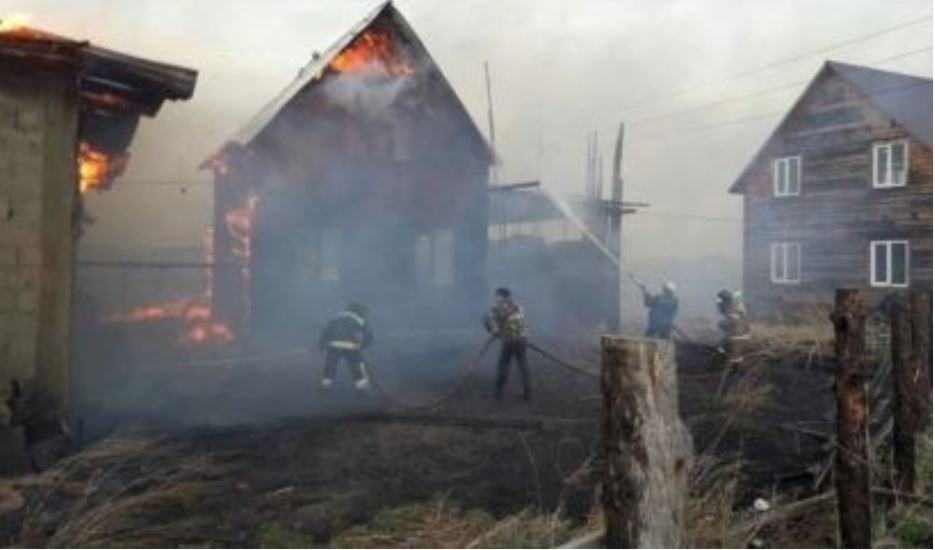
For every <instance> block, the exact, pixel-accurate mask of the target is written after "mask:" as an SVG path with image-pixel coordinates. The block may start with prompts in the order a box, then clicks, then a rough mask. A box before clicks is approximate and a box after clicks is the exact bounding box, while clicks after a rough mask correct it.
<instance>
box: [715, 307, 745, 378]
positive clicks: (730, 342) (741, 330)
mask: <svg viewBox="0 0 935 550" xmlns="http://www.w3.org/2000/svg"><path fill="white" fill-rule="evenodd" d="M717 308H718V312H719V313H720V314H721V317H722V318H721V320H720V321H719V322H718V328H720V329H721V335H722V336H721V343H720V345H719V346H718V352H720V353H721V354H722V355H723V356H724V360H725V363H726V365H727V367H729V368H739V367H740V366H741V365H742V364H743V360H744V353H745V352H746V347H747V345H746V344H747V342H748V341H749V340H750V323H749V321H747V309H746V308H745V307H744V305H743V295H742V294H741V293H740V291H735V292H731V291H729V290H722V291H720V292H718V294H717Z"/></svg>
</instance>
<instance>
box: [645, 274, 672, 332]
mask: <svg viewBox="0 0 935 550" xmlns="http://www.w3.org/2000/svg"><path fill="white" fill-rule="evenodd" d="M641 288H642V290H643V304H644V305H645V306H646V308H647V309H649V314H648V315H649V319H648V323H647V326H646V337H647V338H661V339H663V340H668V339H669V338H670V337H671V336H672V325H673V323H674V321H675V314H676V312H678V309H679V299H678V297H677V296H676V295H675V290H676V286H675V283H673V282H672V281H669V282H668V283H666V284H664V285H662V292H661V293H660V294H656V295H653V294H651V293H650V292H649V290H647V289H646V287H645V286H643V287H641Z"/></svg>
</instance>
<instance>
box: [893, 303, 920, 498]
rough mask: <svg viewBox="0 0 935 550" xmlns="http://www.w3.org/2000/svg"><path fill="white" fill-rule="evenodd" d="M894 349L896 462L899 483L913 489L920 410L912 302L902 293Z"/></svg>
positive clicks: (895, 318) (896, 310) (895, 319)
mask: <svg viewBox="0 0 935 550" xmlns="http://www.w3.org/2000/svg"><path fill="white" fill-rule="evenodd" d="M890 307H891V310H890V353H891V356H892V361H893V401H892V405H893V464H894V465H895V467H896V487H897V488H898V489H899V490H900V491H904V492H910V493H911V492H912V491H913V489H914V488H915V483H916V465H915V455H916V453H915V432H916V410H915V407H914V406H913V405H914V399H913V395H914V394H915V393H916V390H915V389H914V385H915V383H914V381H913V374H914V369H913V365H912V363H911V359H910V348H911V345H912V328H911V326H910V323H909V304H908V303H906V300H905V298H903V297H900V298H899V299H897V300H895V301H894V302H893V303H892V304H891V306H890Z"/></svg>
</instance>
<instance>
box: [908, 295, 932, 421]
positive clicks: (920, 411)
mask: <svg viewBox="0 0 935 550" xmlns="http://www.w3.org/2000/svg"><path fill="white" fill-rule="evenodd" d="M910 316H911V317H910V319H911V320H910V323H911V325H912V329H911V330H912V352H911V355H910V361H911V362H912V368H913V370H914V371H915V372H914V373H913V377H914V384H915V390H916V391H915V394H914V395H915V396H916V398H917V399H916V401H915V403H916V405H917V406H918V408H917V411H916V414H917V417H919V423H918V424H917V426H916V427H917V428H920V429H921V428H922V425H921V424H922V422H921V416H922V415H924V414H926V413H928V412H929V411H931V410H932V295H931V294H930V293H929V292H928V291H927V290H913V291H912V294H911V298H910ZM926 383H928V388H927V390H928V391H926V388H925V384H926Z"/></svg>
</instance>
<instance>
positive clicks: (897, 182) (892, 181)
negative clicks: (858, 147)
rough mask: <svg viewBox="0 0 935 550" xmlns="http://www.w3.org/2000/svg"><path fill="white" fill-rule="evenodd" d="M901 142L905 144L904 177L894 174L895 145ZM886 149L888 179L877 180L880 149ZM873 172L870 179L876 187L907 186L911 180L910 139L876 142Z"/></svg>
mask: <svg viewBox="0 0 935 550" xmlns="http://www.w3.org/2000/svg"><path fill="white" fill-rule="evenodd" d="M897 144H901V145H902V146H903V167H904V168H905V169H904V170H903V173H902V178H901V179H897V178H894V177H893V176H894V174H893V146H894V145H897ZM882 150H885V151H886V172H885V174H886V179H885V180H884V181H878V180H877V174H879V173H880V172H879V168H880V166H879V151H882ZM872 154H873V163H872V164H873V173H872V174H871V175H870V181H871V182H872V183H873V188H874V189H891V188H893V187H905V186H906V184H907V183H908V180H909V140H908V139H894V140H891V141H883V142H880V143H874V144H873V149H872Z"/></svg>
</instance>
